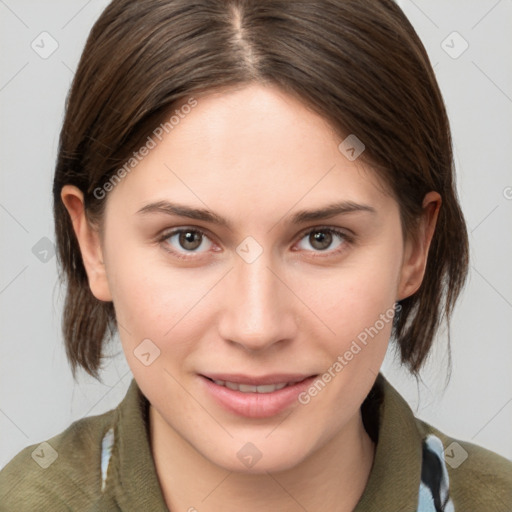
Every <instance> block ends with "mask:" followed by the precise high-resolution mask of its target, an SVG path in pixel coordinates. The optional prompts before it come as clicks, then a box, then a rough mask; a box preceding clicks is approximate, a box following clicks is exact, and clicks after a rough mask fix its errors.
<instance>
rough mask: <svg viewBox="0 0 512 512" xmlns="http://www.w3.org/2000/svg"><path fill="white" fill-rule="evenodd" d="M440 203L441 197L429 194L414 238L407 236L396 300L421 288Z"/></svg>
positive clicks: (424, 201) (436, 194) (432, 193)
mask: <svg viewBox="0 0 512 512" xmlns="http://www.w3.org/2000/svg"><path fill="white" fill-rule="evenodd" d="M441 202H442V200H441V196H440V195H439V194H438V193H437V192H429V193H428V194H427V195H426V196H425V198H424V199H423V205H422V207H423V213H422V216H421V219H420V221H419V223H418V228H417V232H416V236H414V237H413V236H408V237H407V240H406V242H405V247H404V259H403V262H402V270H401V277H400V284H399V286H398V297H397V300H402V299H405V298H407V297H410V296H411V295H412V294H414V293H416V291H418V289H419V287H420V286H421V283H422V281H423V276H424V275H425V268H426V266H427V257H428V250H429V248H430V243H431V241H432V237H433V236H434V231H435V228H436V223H437V217H438V215H439V209H440V208H441Z"/></svg>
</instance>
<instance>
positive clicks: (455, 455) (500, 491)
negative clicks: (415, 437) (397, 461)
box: [416, 419, 512, 512]
mask: <svg viewBox="0 0 512 512" xmlns="http://www.w3.org/2000/svg"><path fill="white" fill-rule="evenodd" d="M416 423H417V425H418V430H419V431H420V433H421V434H422V437H423V439H424V440H425V441H424V452H425V450H427V451H430V452H431V453H433V454H436V455H437V456H438V457H440V459H441V462H442V464H443V465H444V467H445V468H446V473H447V479H448V482H447V483H448V486H449V495H450V497H451V499H452V500H453V503H454V505H455V510H493V511H496V512H507V511H510V510H511V508H512V462H511V461H510V460H508V459H506V458H505V457H502V456H500V455H498V454H497V453H494V452H492V451H490V450H487V449H485V448H482V447H481V446H478V445H476V444H473V443H470V442H467V441H462V440H459V439H454V438H452V437H450V436H448V435H446V434H445V433H443V432H441V431H440V430H438V429H436V428H435V427H433V426H432V425H429V424H428V423H426V422H424V421H422V420H420V419H416Z"/></svg>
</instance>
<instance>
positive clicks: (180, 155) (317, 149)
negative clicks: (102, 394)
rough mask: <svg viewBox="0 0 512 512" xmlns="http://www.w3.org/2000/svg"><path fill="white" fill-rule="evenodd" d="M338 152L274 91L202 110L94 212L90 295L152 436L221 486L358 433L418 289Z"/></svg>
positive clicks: (361, 183) (413, 268)
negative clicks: (114, 338)
mask: <svg viewBox="0 0 512 512" xmlns="http://www.w3.org/2000/svg"><path fill="white" fill-rule="evenodd" d="M187 111H188V109H187ZM341 142H342V139H340V138H339V137H337V136H336V135H335V134H334V133H333V131H332V130H331V129H330V127H329V125H328V124H327V123H326V122H325V121H324V120H323V119H322V118H321V117H319V116H318V115H317V114H315V113H313V112H312V111H310V110H308V109H306V108H305V107H304V105H303V104H302V103H300V102H299V101H297V100H296V99H294V98H293V97H291V96H289V95H286V94H284V93H282V92H280V90H279V89H277V88H275V87H270V86H263V85H250V86H246V87H243V88H241V89H238V90H231V91H230V92H227V93H226V92H224V93H222V94H210V95H206V96H204V97H198V98H197V105H196V106H195V107H194V108H191V109H190V112H189V113H188V114H186V115H183V116H182V118H180V121H179V123H178V124H175V125H174V128H173V129H172V130H171V131H170V132H169V133H168V134H165V135H164V137H163V138H162V141H161V142H159V143H158V145H157V146H156V147H155V148H153V149H151V150H150V151H149V154H148V155H147V156H145V157H144V158H143V159H142V160H141V161H140V163H139V164H138V165H137V166H136V167H135V169H133V170H132V171H131V172H130V173H128V174H127V175H126V176H125V177H124V178H123V179H122V180H121V181H120V182H119V183H118V184H117V185H115V187H114V188H113V190H112V191H111V192H109V194H108V195H107V197H106V199H105V200H106V201H107V205H106V212H105V224H104V233H103V242H102V246H101V258H100V259H101V260H102V261H103V263H104V268H105V271H106V277H102V274H101V271H100V272H97V273H94V272H91V271H89V277H90V284H91V288H92V290H93V292H94V293H95V295H96V296H97V297H99V298H101V299H103V300H109V299H111V300H113V302H114V306H115V310H116V315H117V319H118V322H119V331H120V337H121V341H122V344H123V349H124V352H125V355H126V358H127V360H128V363H129V365H130V367H131V369H132V371H133V374H134V376H135V379H136V380H137V383H138V384H139V386H140V388H141V389H142V391H143V393H144V394H145V395H146V396H147V398H148V399H149V401H150V402H151V404H152V407H153V411H152V414H153V415H154V418H155V420H156V421H157V422H160V424H161V425H164V426H165V428H167V429H168V431H169V433H171V432H172V435H173V436H176V434H177V435H178V437H179V438H181V439H183V440H185V441H187V442H188V443H189V444H190V445H191V446H192V447H193V448H195V450H197V452H199V454H200V455H202V456H204V457H205V458H206V459H208V460H210V461H212V462H213V463H215V464H217V465H219V466H221V467H223V468H226V469H229V470H234V471H248V472H263V471H276V470H281V469H286V468H291V467H294V466H295V465H297V464H298V463H300V462H301V461H303V460H304V459H306V458H307V457H308V456H310V455H312V454H313V453H314V452H315V451H316V450H318V449H320V448H321V447H323V446H325V445H326V444H328V443H329V442H330V441H332V440H334V439H335V438H339V437H340V436H343V435H344V433H346V432H347V431H348V429H349V428H351V427H353V426H354V425H356V424H357V425H359V424H360V422H359V420H360V416H359V407H360V405H361V403H362V402H363V400H364V398H365V396H366V394H367V393H368V391H369V390H370V388H371V386H372V385H373V383H374V380H375V378H376V375H377V373H378V372H379V369H380V366H381V363H382V360H383V358H384V355H385V352H386V348H387V344H388V338H389V336H390V333H391V327H392V315H393V306H394V303H395V302H396V301H397V300H399V299H401V298H404V297H405V296H408V295H410V294H411V293H413V292H414V291H415V289H417V287H418V286H419V281H418V277H417V275H418V274H421V270H418V269H419V268H420V267H421V266H422V265H423V263H422V262H421V257H418V255H417V253H416V252H417V251H416V252H415V249H414V247H412V245H411V246H410V244H409V243H408V242H407V243H405V244H404V240H403V236H402V231H401V223H400V216H399V208H398V204H397V202H396V201H395V199H393V197H392V196H391V195H390V194H387V193H386V192H385V190H384V188H383V186H382V184H381V183H380V182H379V181H378V180H377V178H376V176H375V175H374V174H373V173H372V171H370V170H368V168H365V169H364V168H363V167H362V164H361V163H360V160H359V159H357V158H356V159H355V160H354V159H353V157H354V156H353V155H352V153H353V152H351V151H350V150H349V151H348V152H346V151H345V152H343V151H342V150H340V149H338V146H339V144H340V143H341ZM357 149H361V147H359V146H358V147H357V148H356V150H357ZM354 155H356V153H354ZM347 156H350V157H351V158H350V159H349V158H347ZM173 208H174V209H175V210H174V211H175V213H173ZM326 209H327V211H328V212H329V211H330V212H331V214H330V215H328V214H326V213H325V210H326ZM178 210H179V211H178ZM331 210H332V211H331ZM187 212H190V215H189V214H187ZM194 212H195V213H194ZM200 212H202V213H200ZM314 212H317V213H314ZM179 213H181V214H179ZM427 245H428V244H427ZM419 280H421V276H420V278H419ZM315 377H316V378H315ZM304 379H306V380H305V382H303V383H297V381H302V380H304ZM214 380H217V381H227V383H226V382H218V383H217V384H216V383H215V382H213V381H214ZM285 383H286V384H287V386H286V387H284V388H283V389H278V388H281V387H282V386H283V385H284V384H285ZM315 383H316V384H315ZM240 384H242V388H240V387H239V386H240ZM255 385H259V386H263V387H260V388H259V389H256V392H255V388H254V387H251V386H255ZM272 385H277V386H276V387H274V386H272ZM231 388H233V389H231ZM254 461H256V462H254Z"/></svg>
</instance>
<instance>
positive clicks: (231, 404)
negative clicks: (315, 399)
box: [199, 375, 317, 418]
mask: <svg viewBox="0 0 512 512" xmlns="http://www.w3.org/2000/svg"><path fill="white" fill-rule="evenodd" d="M199 377H200V378H201V380H202V381H203V383H204V384H205V387H206V390H207V392H208V393H209V394H210V395H211V396H212V397H213V398H214V399H215V400H216V402H217V403H218V404H220V405H221V406H222V407H224V408H225V409H227V410H228V411H230V412H232V413H235V414H237V415H239V416H245V417H246V418H269V417H271V416H275V415H276V414H279V413H280V412H283V411H284V410H285V409H287V408H288V407H290V406H291V405H292V404H293V403H294V402H297V401H298V396H299V394H300V393H302V392H303V391H305V390H306V389H307V388H308V387H309V386H310V385H311V384H312V383H313V381H314V380H315V379H316V377H317V376H316V375H315V376H313V377H308V378H307V379H305V380H303V381H300V382H297V383H295V384H292V385H290V386H286V387H285V388H283V389H279V390H277V391H273V392H272V393H242V392H241V391H235V390H232V389H229V388H227V387H225V386H219V385H218V384H215V382H213V381H211V380H209V379H207V378H206V377H203V376H202V375H200V376H199Z"/></svg>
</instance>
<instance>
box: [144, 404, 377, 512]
mask: <svg viewBox="0 0 512 512" xmlns="http://www.w3.org/2000/svg"><path fill="white" fill-rule="evenodd" d="M150 438H151V449H152V454H153V459H154V462H155V467H156V472H157V475H158V479H159V482H160V487H161V489H162V493H163V496H164V499H165V502H166V504H167V507H168V508H169V510H171V511H175V510H183V511H191V512H193V511H197V512H214V511H218V510H223V511H225V512H234V511H239V510H244V511H245V512H252V511H258V512H259V511H261V510H283V511H287V512H292V511H302V512H303V511H304V510H308V511H309V512H317V511H324V510H332V511H336V512H352V511H353V510H354V508H355V506H356V505H357V503H358V501H359V499H360V497H361V495H362V494H363V491H364V488H365V486H366V482H367V480H368V477H369V474H370V471H371V468H372V464H373V459H374V452H375V446H374V443H373V442H372V440H371V439H370V437H369V436H368V434H367V432H366V430H365V429H364V426H363V423H362V418H361V415H360V414H358V415H357V416H356V417H355V418H353V420H352V421H351V422H350V423H349V424H347V425H346V426H345V428H344V429H343V430H342V431H341V432H339V433H338V434H336V435H335V436H334V437H333V438H331V439H329V440H328V441H327V442H326V443H325V444H324V445H323V446H321V447H319V448H318V449H317V450H316V451H315V452H314V453H313V454H311V455H310V456H308V457H307V458H305V459H304V460H303V461H301V462H300V463H299V464H298V465H296V466H294V467H293V468H291V469H288V470H286V471H279V472H264V473H260V474H254V473H236V472H232V471H228V470H226V469H224V468H222V467H219V466H217V465H216V464H213V463H212V462H211V461H209V460H208V459H206V458H205V457H203V456H202V455H201V454H200V453H199V452H197V450H195V449H194V448H193V447H192V446H191V445H190V444H189V443H188V442H187V441H185V440H184V439H183V438H182V437H181V436H180V435H179V434H178V433H177V432H176V431H175V430H174V429H172V428H171V427H170V426H169V425H168V424H167V423H166V422H165V420H164V419H163V418H162V417H161V416H160V414H159V413H158V412H157V411H156V410H155V409H154V408H153V407H152V406H150Z"/></svg>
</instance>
